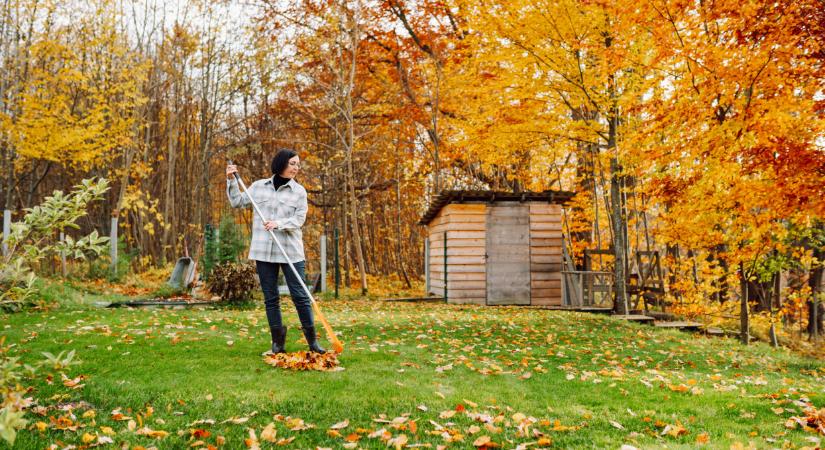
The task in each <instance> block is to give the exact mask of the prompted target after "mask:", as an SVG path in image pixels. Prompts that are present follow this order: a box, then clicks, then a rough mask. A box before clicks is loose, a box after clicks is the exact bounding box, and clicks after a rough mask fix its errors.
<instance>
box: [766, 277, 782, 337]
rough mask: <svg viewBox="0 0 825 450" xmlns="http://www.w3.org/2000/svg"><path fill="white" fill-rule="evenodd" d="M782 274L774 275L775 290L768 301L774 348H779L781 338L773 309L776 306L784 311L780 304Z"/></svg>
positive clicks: (773, 289)
mask: <svg viewBox="0 0 825 450" xmlns="http://www.w3.org/2000/svg"><path fill="white" fill-rule="evenodd" d="M781 274H782V272H781V271H779V272H776V273H775V274H773V280H772V283H771V285H772V286H773V288H772V289H771V294H770V296H769V300H768V311H769V313H770V318H771V330H770V337H771V346H773V347H779V338H778V337H777V336H776V317H775V316H774V314H773V309H774V306H776V308H777V309H779V310H781V309H782V307H781V305H780V304H779V302H780V292H779V288H780V283H779V278H780V276H781Z"/></svg>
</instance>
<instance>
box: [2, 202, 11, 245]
mask: <svg viewBox="0 0 825 450" xmlns="http://www.w3.org/2000/svg"><path fill="white" fill-rule="evenodd" d="M9 233H11V211H9V210H8V209H6V210H4V211H3V255H7V254H8V253H9V245H8V244H7V243H6V241H7V240H8V238H9Z"/></svg>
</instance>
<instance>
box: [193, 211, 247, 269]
mask: <svg viewBox="0 0 825 450" xmlns="http://www.w3.org/2000/svg"><path fill="white" fill-rule="evenodd" d="M247 245H248V243H247V239H246V237H245V236H244V233H243V229H242V228H241V227H240V226H239V225H238V224H236V223H235V220H234V219H233V218H232V216H231V215H227V216H223V217H221V221H220V224H219V225H218V229H217V230H215V228H214V227H213V226H212V225H207V226H206V230H204V249H203V256H202V257H201V270H202V273H203V277H204V278H205V279H207V280H208V279H209V277H210V275H211V273H212V270H213V269H214V268H215V266H216V265H218V264H221V263H228V262H239V261H241V258H242V255H243V253H244V252H245V251H246V249H247Z"/></svg>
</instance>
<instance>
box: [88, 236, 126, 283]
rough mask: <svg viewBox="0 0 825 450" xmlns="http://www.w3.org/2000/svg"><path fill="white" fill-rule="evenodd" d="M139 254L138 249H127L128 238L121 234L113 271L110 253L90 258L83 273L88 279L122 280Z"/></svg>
mask: <svg viewBox="0 0 825 450" xmlns="http://www.w3.org/2000/svg"><path fill="white" fill-rule="evenodd" d="M137 256H138V250H137V249H132V250H127V249H126V239H125V238H124V237H123V236H119V237H118V239H117V267H115V270H114V271H112V260H111V258H110V257H109V256H108V255H105V256H101V257H98V258H90V259H89V263H88V264H87V266H86V273H85V274H83V275H81V276H82V277H83V278H84V279H87V280H103V279H105V280H107V281H112V282H117V281H121V280H122V279H123V277H125V276H126V275H127V274H128V273H129V270H130V269H131V267H132V260H133V259H135V258H136V257H137Z"/></svg>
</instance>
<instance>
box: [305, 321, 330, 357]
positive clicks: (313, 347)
mask: <svg viewBox="0 0 825 450" xmlns="http://www.w3.org/2000/svg"><path fill="white" fill-rule="evenodd" d="M301 330H303V331H304V337H305V338H306V339H307V344H309V351H311V352H315V353H321V354H324V353H326V352H327V351H326V350H324V349H323V348H321V346H320V345H318V337H317V336H316V335H315V327H314V326H313V327H304V328H301Z"/></svg>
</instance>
